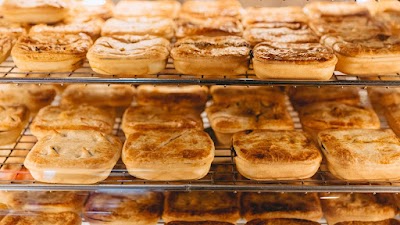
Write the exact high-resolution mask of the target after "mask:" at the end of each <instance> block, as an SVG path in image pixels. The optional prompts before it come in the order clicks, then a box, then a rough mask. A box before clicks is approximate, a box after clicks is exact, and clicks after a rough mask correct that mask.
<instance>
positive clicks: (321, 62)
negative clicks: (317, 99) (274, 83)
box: [253, 42, 337, 80]
mask: <svg viewBox="0 0 400 225" xmlns="http://www.w3.org/2000/svg"><path fill="white" fill-rule="evenodd" d="M253 55H254V58H253V65H254V72H255V74H256V76H257V77H259V78H261V79H307V80H329V79H330V78H331V77H332V74H333V71H334V70H335V65H336V62H337V58H336V56H335V55H334V54H333V52H332V51H330V50H329V49H327V48H326V47H324V46H322V45H321V44H319V43H272V42H263V43H260V44H258V45H256V46H255V47H254V49H253ZM299 56H300V57H299Z"/></svg>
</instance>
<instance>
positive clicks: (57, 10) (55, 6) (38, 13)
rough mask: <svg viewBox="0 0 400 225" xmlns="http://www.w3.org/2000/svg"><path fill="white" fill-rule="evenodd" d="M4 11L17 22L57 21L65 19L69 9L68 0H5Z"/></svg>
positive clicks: (6, 16) (8, 17) (8, 18)
mask: <svg viewBox="0 0 400 225" xmlns="http://www.w3.org/2000/svg"><path fill="white" fill-rule="evenodd" d="M2 9H3V10H2V13H3V14H4V17H5V18H6V19H7V20H10V21H12V22H15V23H25V24H39V23H56V22H59V21H61V20H63V19H64V18H65V17H66V16H67V14H68V11H69V4H68V1H66V0H47V1H43V0H5V1H3V5H2Z"/></svg>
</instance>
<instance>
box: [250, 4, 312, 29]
mask: <svg viewBox="0 0 400 225" xmlns="http://www.w3.org/2000/svg"><path fill="white" fill-rule="evenodd" d="M276 22H279V23H307V22H308V18H307V16H306V15H305V14H304V13H303V10H302V8H301V7H297V6H288V7H249V8H247V9H246V12H245V14H244V16H243V21H242V23H243V25H244V26H245V27H249V26H252V25H256V24H264V23H276Z"/></svg>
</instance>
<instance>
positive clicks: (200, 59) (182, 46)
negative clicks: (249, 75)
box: [171, 36, 251, 76]
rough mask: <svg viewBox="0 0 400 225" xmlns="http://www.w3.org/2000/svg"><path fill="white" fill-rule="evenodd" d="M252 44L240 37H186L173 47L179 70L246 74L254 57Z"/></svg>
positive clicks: (210, 74)
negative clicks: (251, 53) (252, 55)
mask: <svg viewBox="0 0 400 225" xmlns="http://www.w3.org/2000/svg"><path fill="white" fill-rule="evenodd" d="M250 50H251V49H250V45H249V43H248V42H247V41H245V40H244V39H242V38H240V37H235V36H224V37H204V36H194V37H187V38H183V39H181V40H179V41H177V42H176V43H175V46H174V48H173V49H172V50H171V57H172V58H173V59H174V65H175V69H176V70H177V71H178V72H179V73H183V74H190V75H198V76H201V75H205V76H224V75H226V76H232V75H240V74H245V73H246V72H247V70H248V66H249V61H250Z"/></svg>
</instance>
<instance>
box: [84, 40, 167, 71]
mask: <svg viewBox="0 0 400 225" xmlns="http://www.w3.org/2000/svg"><path fill="white" fill-rule="evenodd" d="M169 50H170V42H169V41H168V40H166V39H164V38H161V37H156V36H149V35H146V36H134V35H124V36H116V37H101V38H99V39H97V41H96V42H95V43H94V45H93V46H92V47H91V48H90V49H89V52H88V54H87V58H88V60H89V64H90V67H91V68H92V70H93V71H95V72H96V73H99V74H104V75H114V76H118V77H133V76H135V75H148V74H157V73H159V72H161V71H163V70H164V69H165V66H166V64H167V60H168V56H169Z"/></svg>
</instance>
